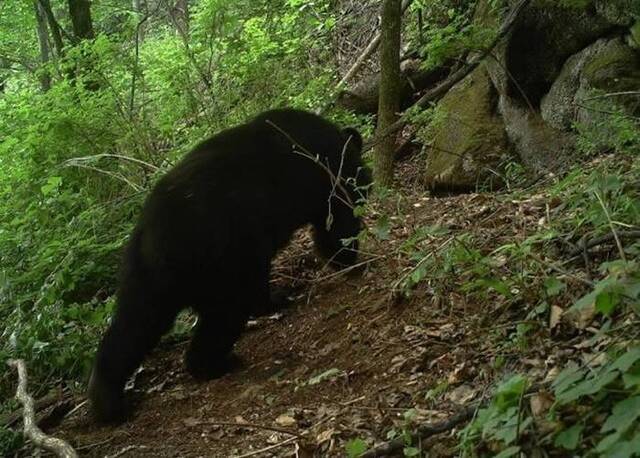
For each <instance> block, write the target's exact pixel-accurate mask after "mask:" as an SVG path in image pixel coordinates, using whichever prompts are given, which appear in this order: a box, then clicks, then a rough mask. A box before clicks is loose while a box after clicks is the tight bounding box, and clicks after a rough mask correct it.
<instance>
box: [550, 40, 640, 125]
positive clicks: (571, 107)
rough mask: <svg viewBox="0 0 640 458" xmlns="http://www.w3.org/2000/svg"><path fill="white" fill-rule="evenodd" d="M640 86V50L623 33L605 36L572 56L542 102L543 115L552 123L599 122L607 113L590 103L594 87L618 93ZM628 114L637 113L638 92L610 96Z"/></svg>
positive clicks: (602, 90) (595, 89) (597, 89)
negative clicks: (625, 38) (634, 94)
mask: <svg viewBox="0 0 640 458" xmlns="http://www.w3.org/2000/svg"><path fill="white" fill-rule="evenodd" d="M638 88H640V54H639V52H638V51H636V50H634V49H632V48H631V47H629V46H628V45H627V44H626V43H625V42H624V41H623V39H622V38H621V37H615V38H603V39H600V40H597V41H596V42H595V43H593V44H592V45H590V46H588V47H587V48H585V49H583V50H582V51H580V52H579V53H577V54H575V55H573V56H571V57H570V58H569V59H568V60H567V62H566V63H565V65H564V67H563V69H562V72H561V73H560V76H558V78H557V79H556V81H555V82H554V83H553V86H552V87H551V90H550V91H549V93H548V94H547V95H546V96H545V97H544V98H543V100H542V103H541V111H542V117H543V118H544V120H545V121H546V122H547V123H548V124H550V125H551V126H553V127H556V128H559V129H570V128H572V127H573V125H574V123H576V122H578V123H582V124H587V125H588V124H593V123H597V122H598V120H599V119H601V117H602V116H603V115H606V114H605V113H599V111H598V110H597V109H594V108H593V107H590V106H589V105H590V104H589V101H590V100H593V99H592V97H593V95H594V91H601V92H603V93H609V94H611V93H619V92H625V91H637V90H638ZM607 99H608V101H610V102H613V103H616V104H617V105H618V106H621V107H623V108H624V109H626V111H627V112H628V113H629V114H638V113H639V112H640V107H639V104H638V98H637V97H636V96H631V97H630V96H628V95H620V96H617V97H607Z"/></svg>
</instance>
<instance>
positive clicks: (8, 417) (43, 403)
mask: <svg viewBox="0 0 640 458" xmlns="http://www.w3.org/2000/svg"><path fill="white" fill-rule="evenodd" d="M61 399H62V391H61V390H60V389H56V390H54V391H52V392H50V393H49V394H47V395H46V396H44V397H42V398H40V399H36V400H35V401H34V410H35V411H36V412H39V411H41V410H44V409H46V408H47V407H51V406H52V405H54V404H55V403H56V402H58V401H60V400H61ZM21 418H22V407H21V408H19V409H17V410H15V411H13V412H10V413H8V414H5V415H2V416H0V426H5V427H9V426H11V425H13V424H14V423H15V422H16V421H18V420H20V419H21Z"/></svg>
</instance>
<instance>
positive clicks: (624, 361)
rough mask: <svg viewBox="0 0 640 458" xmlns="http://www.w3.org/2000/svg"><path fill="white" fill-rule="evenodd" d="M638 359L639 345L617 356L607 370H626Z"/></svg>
mask: <svg viewBox="0 0 640 458" xmlns="http://www.w3.org/2000/svg"><path fill="white" fill-rule="evenodd" d="M638 360H640V347H634V348H631V349H629V350H628V351H627V352H626V353H625V354H623V355H622V356H620V357H618V359H616V360H615V361H614V362H613V364H612V365H611V367H610V368H609V370H619V371H620V372H627V371H628V370H629V369H630V368H631V366H633V365H634V363H635V362H636V361H638Z"/></svg>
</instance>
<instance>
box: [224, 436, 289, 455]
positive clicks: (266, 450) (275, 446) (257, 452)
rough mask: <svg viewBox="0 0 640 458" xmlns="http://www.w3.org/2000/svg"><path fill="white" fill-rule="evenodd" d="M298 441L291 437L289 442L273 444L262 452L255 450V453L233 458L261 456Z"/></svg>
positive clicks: (262, 449) (261, 450)
mask: <svg viewBox="0 0 640 458" xmlns="http://www.w3.org/2000/svg"><path fill="white" fill-rule="evenodd" d="M296 440H298V438H297V437H290V438H289V439H287V440H284V441H282V442H278V443H277V444H273V445H270V446H268V447H265V448H261V449H260V450H254V451H253V452H249V453H244V454H242V455H235V456H234V457H233V458H247V457H248V456H256V455H260V454H261V453H265V452H268V451H270V450H273V449H276V448H279V447H282V446H283V445H287V444H290V443H291V442H293V441H296Z"/></svg>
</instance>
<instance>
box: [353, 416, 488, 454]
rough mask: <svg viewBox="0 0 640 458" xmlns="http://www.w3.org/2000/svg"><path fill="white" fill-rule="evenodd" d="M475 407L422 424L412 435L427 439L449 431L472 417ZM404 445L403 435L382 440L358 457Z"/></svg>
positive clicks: (385, 452) (386, 451)
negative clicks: (431, 422) (435, 421)
mask: <svg viewBox="0 0 640 458" xmlns="http://www.w3.org/2000/svg"><path fill="white" fill-rule="evenodd" d="M475 411H476V408H475V407H473V408H467V409H465V410H463V411H462V412H460V413H458V414H457V415H454V416H453V417H451V418H450V419H448V420H445V421H443V422H440V423H435V424H433V425H422V426H420V427H419V428H418V431H417V432H416V433H415V434H414V435H413V438H414V439H422V440H424V439H427V438H429V437H431V436H435V435H436V434H440V433H444V432H446V431H449V430H451V429H453V428H455V427H456V426H458V425H459V424H461V423H464V422H466V421H467V420H470V419H471V418H473V415H474V414H475ZM405 445H406V440H405V438H404V437H400V438H397V439H394V440H391V441H389V442H384V443H382V444H380V445H378V446H376V447H374V448H372V449H371V450H367V451H366V452H364V453H363V454H362V455H360V458H374V457H378V456H386V455H390V454H392V453H395V452H397V451H398V450H402V448H403V447H404V446H405Z"/></svg>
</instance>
